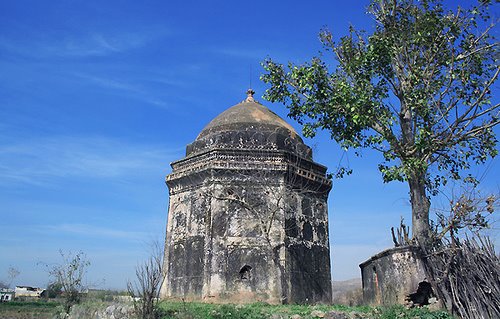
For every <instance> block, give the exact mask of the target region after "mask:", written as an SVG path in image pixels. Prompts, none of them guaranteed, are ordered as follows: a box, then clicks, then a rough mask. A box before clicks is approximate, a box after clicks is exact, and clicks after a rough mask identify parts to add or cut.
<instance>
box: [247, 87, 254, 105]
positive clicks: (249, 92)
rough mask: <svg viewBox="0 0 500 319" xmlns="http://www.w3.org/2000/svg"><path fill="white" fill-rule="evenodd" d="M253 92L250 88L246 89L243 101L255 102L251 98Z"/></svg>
mask: <svg viewBox="0 0 500 319" xmlns="http://www.w3.org/2000/svg"><path fill="white" fill-rule="evenodd" d="M254 94H255V91H254V90H252V89H248V90H247V98H246V100H245V102H255V100H254V98H253V95H254Z"/></svg>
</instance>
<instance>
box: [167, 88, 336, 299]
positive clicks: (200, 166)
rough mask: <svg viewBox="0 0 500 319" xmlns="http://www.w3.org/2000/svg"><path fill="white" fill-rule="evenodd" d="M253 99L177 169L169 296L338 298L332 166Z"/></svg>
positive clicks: (202, 137) (200, 140)
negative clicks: (331, 228) (331, 231)
mask: <svg viewBox="0 0 500 319" xmlns="http://www.w3.org/2000/svg"><path fill="white" fill-rule="evenodd" d="M252 93H253V92H250V94H249V96H248V98H247V99H246V100H245V101H243V102H241V103H239V104H237V105H235V106H233V107H231V108H230V109H228V110H226V111H225V112H223V113H222V114H220V115H219V116H218V117H216V118H215V119H214V120H212V121H211V122H210V123H209V124H208V125H207V126H206V127H205V129H204V130H203V131H202V132H201V133H200V134H199V136H198V137H197V139H196V140H195V141H194V142H193V143H192V144H190V145H188V146H187V148H186V157H185V158H183V159H181V160H179V161H176V162H174V163H172V173H171V174H170V175H168V176H167V178H166V182H167V185H168V187H169V193H170V204H169V215H168V224H167V237H166V245H165V272H166V280H165V283H164V285H163V287H162V291H161V294H162V297H163V298H184V299H186V300H201V301H206V302H255V301H265V302H269V303H295V302H296V303H299V302H300V303H304V302H310V303H315V302H330V301H331V279H330V278H331V277H330V276H331V275H330V254H329V242H328V212H327V197H328V193H329V191H330V189H331V181H330V180H329V179H328V178H327V177H326V167H324V166H322V165H320V164H317V163H315V162H314V161H313V160H312V151H311V149H310V148H309V147H308V146H306V145H305V144H304V143H303V142H302V139H301V138H300V137H299V136H298V135H297V133H296V132H295V131H294V130H293V128H292V127H291V126H289V125H288V124H287V123H286V122H285V121H284V120H283V119H281V118H280V117H279V116H277V115H276V114H274V113H273V112H271V111H270V110H269V109H267V108H266V107H264V106H263V105H261V104H260V103H257V102H255V101H254V100H253V97H252Z"/></svg>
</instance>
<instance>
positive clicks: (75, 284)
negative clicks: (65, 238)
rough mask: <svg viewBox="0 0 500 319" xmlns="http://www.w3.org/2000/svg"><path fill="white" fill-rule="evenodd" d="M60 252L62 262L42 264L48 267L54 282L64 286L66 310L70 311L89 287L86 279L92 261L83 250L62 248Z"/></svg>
mask: <svg viewBox="0 0 500 319" xmlns="http://www.w3.org/2000/svg"><path fill="white" fill-rule="evenodd" d="M59 254H60V255H61V258H62V262H61V263H55V264H44V263H42V264H43V265H44V266H45V267H46V268H47V271H48V273H49V276H50V277H51V278H52V280H53V282H54V283H57V284H59V285H60V286H61V287H62V289H63V298H64V311H65V312H66V313H69V312H70V310H71V307H72V306H73V305H75V304H78V303H80V301H81V297H82V292H83V291H85V290H86V289H87V288H88V286H87V285H86V283H85V281H84V279H85V275H86V274H87V269H88V267H89V266H90V261H89V260H88V259H87V256H86V255H85V253H83V252H82V251H79V252H77V253H76V254H72V253H71V252H68V253H65V252H63V251H62V250H60V251H59Z"/></svg>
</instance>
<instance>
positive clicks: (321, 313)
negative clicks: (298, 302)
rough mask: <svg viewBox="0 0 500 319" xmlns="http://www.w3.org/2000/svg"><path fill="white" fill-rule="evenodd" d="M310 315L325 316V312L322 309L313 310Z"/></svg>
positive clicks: (315, 316)
mask: <svg viewBox="0 0 500 319" xmlns="http://www.w3.org/2000/svg"><path fill="white" fill-rule="evenodd" d="M311 317H313V318H324V317H325V313H324V312H323V311H320V310H313V311H312V312H311Z"/></svg>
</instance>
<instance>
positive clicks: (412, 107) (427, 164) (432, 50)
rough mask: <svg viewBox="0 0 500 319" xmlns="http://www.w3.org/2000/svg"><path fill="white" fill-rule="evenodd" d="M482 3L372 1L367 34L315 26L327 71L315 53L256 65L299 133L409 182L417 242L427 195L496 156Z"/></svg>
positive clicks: (488, 35)
mask: <svg viewBox="0 0 500 319" xmlns="http://www.w3.org/2000/svg"><path fill="white" fill-rule="evenodd" d="M489 10H490V3H489V1H480V2H478V4H477V5H476V6H474V7H472V8H468V9H463V8H460V7H458V8H456V9H455V10H448V9H445V8H444V6H443V4H442V1H440V0H423V1H414V0H373V1H372V2H371V4H370V5H369V7H368V12H369V14H370V15H371V16H372V17H373V19H374V21H375V23H376V24H375V26H374V29H373V31H372V32H371V33H367V32H364V31H360V30H357V29H355V28H354V27H351V28H350V32H349V34H348V35H346V36H343V37H341V38H340V39H339V40H338V41H336V40H335V37H334V36H333V34H332V33H331V32H330V31H329V30H327V29H324V30H321V32H320V34H319V37H320V40H321V43H322V44H323V47H324V51H325V54H329V53H331V54H333V56H334V58H335V59H336V61H337V63H336V66H335V67H334V69H333V70H330V69H329V66H328V64H327V62H325V61H324V59H322V58H319V57H314V58H312V59H311V61H310V62H306V63H304V64H300V65H295V64H292V63H288V65H287V66H285V65H283V64H280V63H277V62H275V61H273V60H272V59H267V60H266V61H264V62H263V66H264V68H265V70H266V72H267V73H265V74H264V75H262V77H261V78H262V80H263V81H264V82H266V83H268V84H270V88H269V89H268V90H267V91H266V94H265V98H266V99H268V100H270V101H272V102H282V103H284V104H285V105H286V107H287V108H288V109H289V116H290V117H292V118H293V119H295V120H297V121H298V122H299V123H300V124H302V125H303V133H304V135H305V136H308V137H312V136H314V135H315V133H316V131H317V130H318V129H322V130H326V131H328V132H329V133H330V135H331V138H332V139H334V140H335V141H337V142H338V143H339V144H340V145H341V146H342V147H344V148H345V149H351V148H371V149H374V150H377V151H380V152H381V153H382V154H383V161H382V162H381V163H380V164H379V165H378V168H379V170H380V171H381V173H382V176H383V180H384V182H390V181H404V182H407V183H408V185H409V189H410V200H411V204H412V216H413V219H412V226H413V236H414V238H416V239H418V240H419V241H420V242H425V241H426V240H427V239H428V237H429V231H430V226H429V209H430V200H429V196H430V195H435V194H437V192H438V190H439V189H440V187H442V186H443V185H445V184H446V183H447V181H448V179H450V178H451V179H455V180H458V179H462V180H464V181H465V182H471V183H476V182H477V180H475V179H474V177H473V176H471V175H470V174H467V170H468V169H469V168H470V167H471V165H474V164H483V163H485V161H487V160H488V159H489V158H492V157H494V156H496V155H497V153H498V150H497V148H496V145H497V139H496V137H495V133H494V131H493V127H494V126H495V125H497V124H498V123H499V115H500V114H499V103H498V102H496V101H494V94H493V91H492V86H493V84H494V83H495V81H496V80H497V78H498V75H499V73H500V66H499V65H498V57H499V50H498V47H499V45H498V43H497V42H496V39H495V38H494V36H493V30H494V28H495V25H496V21H493V19H492V18H491V17H490V16H489Z"/></svg>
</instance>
